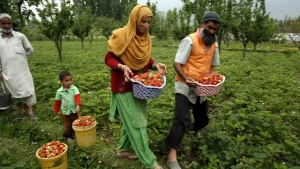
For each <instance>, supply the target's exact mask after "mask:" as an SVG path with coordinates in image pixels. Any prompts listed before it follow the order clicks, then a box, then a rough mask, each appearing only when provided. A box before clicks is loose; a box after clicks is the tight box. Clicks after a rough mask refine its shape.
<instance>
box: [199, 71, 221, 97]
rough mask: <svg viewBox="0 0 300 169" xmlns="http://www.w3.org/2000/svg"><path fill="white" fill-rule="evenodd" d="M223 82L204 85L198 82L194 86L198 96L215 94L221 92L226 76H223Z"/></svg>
mask: <svg viewBox="0 0 300 169" xmlns="http://www.w3.org/2000/svg"><path fill="white" fill-rule="evenodd" d="M222 77H223V80H222V82H220V83H218V84H216V85H204V84H200V83H197V87H195V88H194V91H195V92H196V94H197V95H198V96H213V95H216V94H217V93H219V91H220V90H221V88H222V84H223V83H224V82H225V76H222Z"/></svg>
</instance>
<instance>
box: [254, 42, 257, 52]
mask: <svg viewBox="0 0 300 169" xmlns="http://www.w3.org/2000/svg"><path fill="white" fill-rule="evenodd" d="M256 46H257V44H256V43H255V44H254V51H256Z"/></svg>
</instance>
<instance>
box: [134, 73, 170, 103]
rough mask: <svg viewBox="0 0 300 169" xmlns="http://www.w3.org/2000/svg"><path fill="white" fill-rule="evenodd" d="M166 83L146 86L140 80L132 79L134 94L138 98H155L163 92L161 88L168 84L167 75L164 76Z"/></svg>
mask: <svg viewBox="0 0 300 169" xmlns="http://www.w3.org/2000/svg"><path fill="white" fill-rule="evenodd" d="M162 78H163V80H164V84H163V85H162V86H160V87H157V86H145V85H144V84H143V83H141V82H139V81H135V80H133V79H130V80H131V82H132V88H133V95H134V97H136V98H138V99H154V98H156V97H158V96H159V95H160V94H161V89H162V88H163V87H164V86H165V85H166V77H165V76H162Z"/></svg>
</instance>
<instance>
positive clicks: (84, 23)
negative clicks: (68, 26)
mask: <svg viewBox="0 0 300 169" xmlns="http://www.w3.org/2000/svg"><path fill="white" fill-rule="evenodd" d="M76 13H77V15H76V16H75V18H74V24H73V26H72V32H73V34H74V35H75V36H77V37H78V38H79V39H80V40H81V48H82V49H84V38H85V37H87V36H88V35H89V33H90V31H91V29H92V24H93V20H94V19H93V15H92V10H91V8H90V7H88V8H87V9H86V10H85V11H83V10H82V9H78V11H77V12H76Z"/></svg>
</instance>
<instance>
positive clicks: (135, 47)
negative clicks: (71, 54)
mask: <svg viewBox="0 0 300 169" xmlns="http://www.w3.org/2000/svg"><path fill="white" fill-rule="evenodd" d="M151 21H152V12H151V10H150V9H149V8H148V7H147V6H143V5H137V6H135V7H134V8H133V10H132V11H131V13H130V17H129V21H128V23H127V25H126V26H125V27H123V28H120V29H117V30H115V31H113V34H112V36H111V38H110V39H109V41H108V53H107V54H106V56H105V63H106V65H107V66H109V67H110V68H111V90H112V99H111V107H110V119H111V120H112V119H113V118H114V116H115V114H116V113H118V114H119V117H120V119H121V121H122V136H121V140H120V143H119V145H118V152H117V155H116V156H117V157H120V158H127V159H137V158H138V159H139V160H140V161H141V162H142V163H143V164H144V165H145V167H147V168H151V169H153V168H155V169H160V168H161V167H160V166H159V165H158V164H157V161H156V157H155V155H154V154H153V153H152V151H151V150H150V149H149V145H148V134H147V128H146V127H147V100H141V99H137V98H135V97H134V96H133V93H132V83H131V82H130V81H129V79H130V77H132V76H133V75H135V74H137V73H142V72H148V70H149V69H154V70H157V71H158V72H159V73H161V74H162V75H165V74H166V68H167V67H166V66H165V65H164V64H162V63H157V62H155V61H154V60H153V59H152V58H151V52H152V42H151V37H150V35H149V28H150V23H151ZM131 147H132V148H133V150H134V152H135V153H136V155H135V154H130V153H129V152H128V150H129V149H130V148H131Z"/></svg>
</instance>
